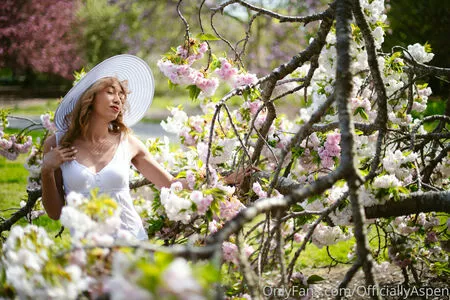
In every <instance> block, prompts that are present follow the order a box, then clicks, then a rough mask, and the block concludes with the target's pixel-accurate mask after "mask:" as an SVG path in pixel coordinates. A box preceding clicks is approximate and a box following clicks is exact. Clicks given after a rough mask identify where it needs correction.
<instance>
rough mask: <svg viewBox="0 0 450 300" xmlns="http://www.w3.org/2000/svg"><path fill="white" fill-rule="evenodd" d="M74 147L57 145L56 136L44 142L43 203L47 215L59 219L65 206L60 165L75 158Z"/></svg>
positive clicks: (42, 170) (42, 169)
mask: <svg viewBox="0 0 450 300" xmlns="http://www.w3.org/2000/svg"><path fill="white" fill-rule="evenodd" d="M76 152H77V151H76V150H75V149H73V148H63V147H56V136H55V135H52V136H50V137H48V138H47V139H46V140H45V142H44V151H43V153H44V159H43V162H42V168H41V186H42V204H43V205H44V208H45V211H46V212H47V215H48V216H49V217H50V218H51V219H53V220H58V219H59V217H60V216H61V210H62V207H63V206H64V190H63V183H62V174H61V169H60V165H61V164H62V163H63V162H65V161H69V160H73V159H75V154H76Z"/></svg>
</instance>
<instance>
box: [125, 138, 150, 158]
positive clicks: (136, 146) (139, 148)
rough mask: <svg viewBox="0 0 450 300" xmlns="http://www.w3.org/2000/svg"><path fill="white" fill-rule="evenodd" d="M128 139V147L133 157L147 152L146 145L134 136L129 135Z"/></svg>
mask: <svg viewBox="0 0 450 300" xmlns="http://www.w3.org/2000/svg"><path fill="white" fill-rule="evenodd" d="M127 137H128V145H129V148H130V151H131V153H132V157H134V156H136V155H138V154H140V153H143V152H145V151H146V150H147V148H146V147H145V145H144V143H143V142H142V141H141V140H140V139H139V138H138V137H137V136H135V135H134V134H131V133H129V134H127Z"/></svg>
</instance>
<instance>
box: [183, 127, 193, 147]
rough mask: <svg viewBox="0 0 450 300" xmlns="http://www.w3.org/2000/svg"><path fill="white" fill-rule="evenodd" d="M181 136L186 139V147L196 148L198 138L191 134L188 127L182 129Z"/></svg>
mask: <svg viewBox="0 0 450 300" xmlns="http://www.w3.org/2000/svg"><path fill="white" fill-rule="evenodd" d="M179 135H180V136H181V137H184V141H183V143H184V144H185V145H186V146H194V145H195V144H196V138H195V137H193V136H192V135H191V134H190V128H188V127H183V128H181V130H180V132H179Z"/></svg>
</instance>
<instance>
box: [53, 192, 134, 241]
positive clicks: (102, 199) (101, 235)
mask: <svg viewBox="0 0 450 300" xmlns="http://www.w3.org/2000/svg"><path fill="white" fill-rule="evenodd" d="M66 201H67V205H66V206H64V207H63V209H62V212H61V224H62V225H64V226H65V227H67V228H69V230H70V233H71V238H72V243H73V244H74V245H81V244H86V243H91V244H92V245H99V246H110V245H112V244H113V243H114V240H115V239H120V240H124V241H127V242H130V241H133V240H134V239H133V236H132V235H131V233H130V232H129V231H126V230H122V229H121V226H120V224H121V219H120V218H121V217H120V212H121V210H120V208H119V207H118V204H117V203H116V202H115V201H114V200H112V199H111V198H109V197H108V196H107V195H98V193H97V191H96V190H93V191H92V192H91V195H90V197H89V198H88V197H86V196H84V195H82V194H77V193H75V192H71V193H69V194H68V195H67V197H66Z"/></svg>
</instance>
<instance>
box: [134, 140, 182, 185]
mask: <svg viewBox="0 0 450 300" xmlns="http://www.w3.org/2000/svg"><path fill="white" fill-rule="evenodd" d="M128 142H129V145H130V151H131V155H132V156H131V157H132V158H131V163H132V164H133V165H134V166H135V168H136V169H137V170H138V171H139V172H140V173H141V174H142V175H143V176H144V177H145V178H147V179H148V180H149V181H150V182H152V183H153V184H154V185H156V186H157V187H158V188H162V187H170V185H171V184H172V183H173V182H175V181H178V180H175V178H174V177H173V176H172V175H171V174H170V173H169V172H168V171H166V170H165V169H164V168H163V167H162V166H161V165H160V164H159V163H158V162H157V161H155V160H154V159H153V158H152V156H151V155H150V153H149V152H148V150H147V148H146V147H145V145H144V144H143V143H142V142H141V141H140V140H139V139H138V138H137V137H135V136H133V135H131V134H130V135H129V136H128ZM179 181H180V182H182V183H183V180H179ZM183 186H184V187H186V186H187V184H185V183H183Z"/></svg>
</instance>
